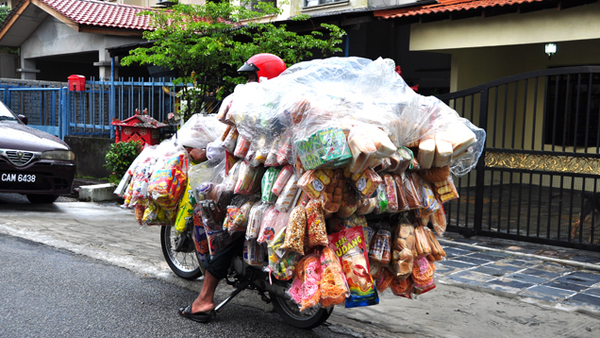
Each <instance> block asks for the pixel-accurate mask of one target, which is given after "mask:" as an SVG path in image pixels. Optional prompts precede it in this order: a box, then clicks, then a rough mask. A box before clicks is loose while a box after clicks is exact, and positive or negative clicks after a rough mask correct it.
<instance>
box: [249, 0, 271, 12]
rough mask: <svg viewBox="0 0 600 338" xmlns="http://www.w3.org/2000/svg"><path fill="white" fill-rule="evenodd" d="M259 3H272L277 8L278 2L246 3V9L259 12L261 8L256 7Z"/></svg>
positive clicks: (261, 0) (266, 0) (257, 0)
mask: <svg viewBox="0 0 600 338" xmlns="http://www.w3.org/2000/svg"><path fill="white" fill-rule="evenodd" d="M259 2H263V3H272V4H273V7H277V0H253V1H248V2H246V3H245V5H244V7H246V8H248V9H251V10H253V11H257V12H258V11H259V8H258V7H257V6H256V5H257V4H258V3H259Z"/></svg>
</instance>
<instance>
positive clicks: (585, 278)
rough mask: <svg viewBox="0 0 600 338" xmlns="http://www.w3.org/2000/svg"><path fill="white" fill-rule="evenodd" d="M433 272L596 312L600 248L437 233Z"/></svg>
mask: <svg viewBox="0 0 600 338" xmlns="http://www.w3.org/2000/svg"><path fill="white" fill-rule="evenodd" d="M439 241H440V244H442V247H443V248H444V250H445V251H446V254H447V257H446V260H444V261H441V262H437V263H436V275H437V276H438V278H440V279H441V280H443V281H445V282H446V283H448V284H451V285H457V286H463V287H470V288H474V289H478V290H480V291H484V292H490V293H495V294H500V295H506V296H517V297H520V298H521V299H523V300H525V301H539V302H542V303H546V304H547V305H554V306H556V307H565V308H567V309H573V308H578V309H579V310H582V311H586V312H590V313H594V314H595V315H597V316H600V253H598V252H591V251H583V250H575V249H567V248H561V247H553V246H544V245H538V244H530V243H524V242H515V241H509V240H502V239H492V238H484V237H474V238H471V239H465V238H462V237H461V236H460V235H458V234H454V233H447V234H446V235H445V237H443V238H439Z"/></svg>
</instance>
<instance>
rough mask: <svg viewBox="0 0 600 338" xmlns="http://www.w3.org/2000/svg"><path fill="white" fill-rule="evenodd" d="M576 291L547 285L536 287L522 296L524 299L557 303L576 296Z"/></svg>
mask: <svg viewBox="0 0 600 338" xmlns="http://www.w3.org/2000/svg"><path fill="white" fill-rule="evenodd" d="M574 294H575V292H574V291H570V290H563V289H557V288H553V287H550V286H547V285H535V286H533V287H531V288H529V289H527V290H525V291H523V292H522V293H521V294H520V295H521V296H523V297H532V298H537V299H543V300H548V301H557V300H561V299H565V298H567V297H569V296H572V295H574Z"/></svg>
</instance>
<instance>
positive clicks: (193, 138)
mask: <svg viewBox="0 0 600 338" xmlns="http://www.w3.org/2000/svg"><path fill="white" fill-rule="evenodd" d="M225 129H227V125H225V124H223V123H221V122H220V121H219V120H218V119H217V118H216V116H215V115H204V114H194V115H192V116H191V117H190V118H189V119H188V120H187V121H185V123H184V124H183V126H181V128H179V130H178V131H177V139H178V141H179V143H181V144H182V145H183V146H184V147H189V148H198V149H203V148H204V149H205V148H206V146H207V145H208V144H209V143H210V142H212V141H214V140H215V139H217V138H218V137H220V136H221V135H222V134H223V133H224V132H225Z"/></svg>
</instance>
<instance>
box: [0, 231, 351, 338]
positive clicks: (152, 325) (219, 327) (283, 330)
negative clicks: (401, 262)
mask: <svg viewBox="0 0 600 338" xmlns="http://www.w3.org/2000/svg"><path fill="white" fill-rule="evenodd" d="M0 261H1V262H3V263H2V264H0V289H2V302H0V337H40V336H41V337H61V338H64V337H195V336H205V337H257V336H261V337H284V336H285V337H344V335H339V334H335V333H333V332H331V331H330V330H328V329H327V327H326V326H323V327H320V328H317V329H315V330H312V331H304V330H299V329H295V328H292V327H290V326H288V325H285V323H283V321H282V320H281V319H280V318H279V317H278V315H277V314H275V313H272V312H264V311H262V310H259V309H256V308H252V307H245V306H240V305H236V304H228V305H227V306H226V307H225V308H223V310H222V312H221V313H219V316H218V317H217V318H216V319H215V320H214V321H213V322H211V323H209V324H199V323H195V322H192V321H190V320H187V319H184V318H180V317H179V316H177V315H174V313H175V311H176V309H177V308H178V307H179V306H182V305H185V304H186V303H187V302H189V300H190V299H193V298H194V297H195V295H196V293H195V292H193V291H190V290H187V289H184V288H182V287H178V286H175V285H173V284H171V283H166V282H164V281H160V280H157V279H154V278H146V277H143V276H140V275H137V274H135V273H133V272H131V271H129V270H126V269H123V268H119V267H116V266H113V265H109V264H106V263H103V262H100V261H97V260H93V259H90V258H87V257H85V256H81V255H76V254H73V253H71V252H68V251H64V250H59V249H55V248H52V247H49V246H46V245H43V244H38V243H35V242H30V241H27V240H23V239H18V238H14V237H10V236H6V235H0Z"/></svg>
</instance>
